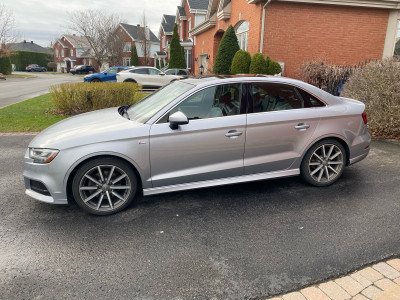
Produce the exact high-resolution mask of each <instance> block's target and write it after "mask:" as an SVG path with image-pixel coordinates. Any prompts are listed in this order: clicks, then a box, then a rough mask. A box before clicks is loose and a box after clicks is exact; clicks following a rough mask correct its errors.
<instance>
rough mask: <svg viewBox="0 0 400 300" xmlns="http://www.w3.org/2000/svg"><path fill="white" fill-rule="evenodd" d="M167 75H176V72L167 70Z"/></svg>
mask: <svg viewBox="0 0 400 300" xmlns="http://www.w3.org/2000/svg"><path fill="white" fill-rule="evenodd" d="M165 75H175V70H167V71H165Z"/></svg>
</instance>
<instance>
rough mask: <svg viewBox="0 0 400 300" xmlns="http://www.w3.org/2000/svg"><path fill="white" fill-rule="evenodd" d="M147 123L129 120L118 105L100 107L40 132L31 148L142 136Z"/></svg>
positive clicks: (76, 144)
mask: <svg viewBox="0 0 400 300" xmlns="http://www.w3.org/2000/svg"><path fill="white" fill-rule="evenodd" d="M145 126H148V125H145V124H142V123H138V122H135V121H131V120H128V119H126V118H124V117H123V116H121V115H120V114H119V113H118V108H117V107H113V108H107V109H102V110H97V111H93V112H89V113H85V114H81V115H78V116H75V117H71V118H68V119H65V120H63V121H61V122H58V123H56V124H54V125H52V126H50V127H48V128H47V129H45V130H44V131H42V132H41V133H39V134H38V135H37V136H36V137H35V138H34V139H33V140H32V141H31V142H30V144H29V147H36V148H51V149H58V150H63V149H68V148H73V147H79V146H83V145H87V144H94V143H99V142H104V141H115V140H121V139H126V138H132V137H139V136H138V135H136V134H138V133H139V132H141V133H142V134H143V133H144V134H145V135H146V132H147V135H148V131H146V130H135V129H138V128H143V127H145Z"/></svg>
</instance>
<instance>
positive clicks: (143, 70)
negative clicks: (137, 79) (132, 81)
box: [131, 68, 149, 74]
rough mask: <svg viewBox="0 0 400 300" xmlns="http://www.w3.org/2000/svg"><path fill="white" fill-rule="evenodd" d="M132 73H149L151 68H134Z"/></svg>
mask: <svg viewBox="0 0 400 300" xmlns="http://www.w3.org/2000/svg"><path fill="white" fill-rule="evenodd" d="M131 72H132V73H136V74H149V70H148V69H146V68H143V69H134V70H132V71H131Z"/></svg>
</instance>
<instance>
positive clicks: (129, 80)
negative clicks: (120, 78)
mask: <svg viewBox="0 0 400 300" xmlns="http://www.w3.org/2000/svg"><path fill="white" fill-rule="evenodd" d="M124 82H130V83H137V82H136V80H134V79H126V80H125V81H124Z"/></svg>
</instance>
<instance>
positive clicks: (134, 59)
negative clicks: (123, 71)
mask: <svg viewBox="0 0 400 300" xmlns="http://www.w3.org/2000/svg"><path fill="white" fill-rule="evenodd" d="M131 66H136V67H137V66H139V56H138V54H137V49H136V44H135V43H132V47H131Z"/></svg>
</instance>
